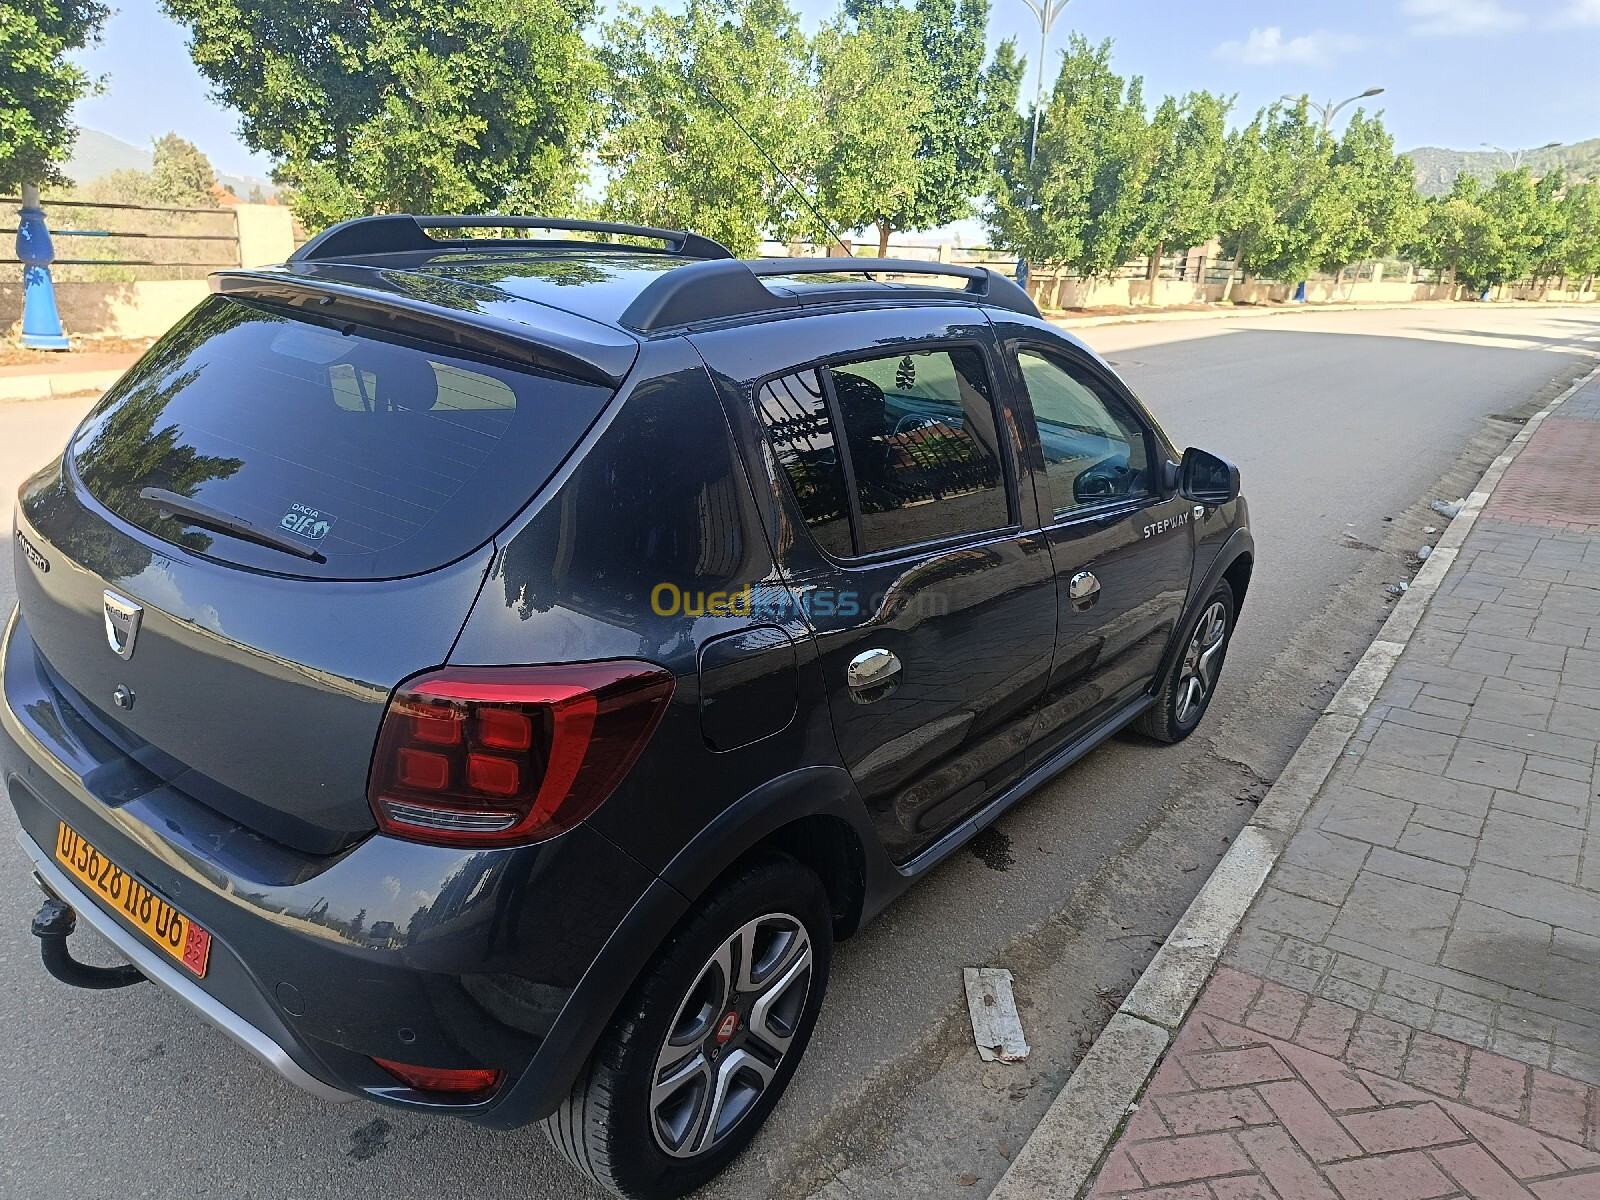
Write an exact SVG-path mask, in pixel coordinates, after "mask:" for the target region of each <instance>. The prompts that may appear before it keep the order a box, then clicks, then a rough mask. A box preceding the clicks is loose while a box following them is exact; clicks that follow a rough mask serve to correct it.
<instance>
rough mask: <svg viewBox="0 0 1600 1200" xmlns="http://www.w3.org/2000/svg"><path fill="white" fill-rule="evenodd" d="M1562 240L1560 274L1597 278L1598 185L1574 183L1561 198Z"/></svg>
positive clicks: (1599, 259)
mask: <svg viewBox="0 0 1600 1200" xmlns="http://www.w3.org/2000/svg"><path fill="white" fill-rule="evenodd" d="M1561 216H1562V222H1563V224H1564V226H1565V228H1566V239H1565V243H1564V246H1563V249H1562V253H1561V256H1560V263H1561V271H1560V273H1561V274H1563V275H1566V276H1569V277H1571V278H1573V279H1578V280H1590V281H1592V280H1593V279H1594V277H1595V276H1596V275H1600V183H1594V182H1592V181H1591V182H1587V183H1580V184H1574V185H1573V186H1572V187H1570V188H1568V189H1567V192H1566V195H1564V196H1562V197H1561Z"/></svg>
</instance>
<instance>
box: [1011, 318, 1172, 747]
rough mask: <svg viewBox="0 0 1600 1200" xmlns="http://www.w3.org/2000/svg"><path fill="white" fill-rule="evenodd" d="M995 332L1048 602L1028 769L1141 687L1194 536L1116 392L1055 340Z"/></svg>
mask: <svg viewBox="0 0 1600 1200" xmlns="http://www.w3.org/2000/svg"><path fill="white" fill-rule="evenodd" d="M1002 328H1003V329H1005V326H1004V325H1002ZM1007 332H1008V333H1012V334H1013V335H1012V336H1007V337H1006V338H1005V353H1006V360H1007V365H1008V367H1009V368H1010V369H1011V370H1012V371H1013V372H1014V373H1015V377H1016V379H1017V380H1018V382H1019V384H1020V386H1021V390H1022V394H1023V395H1024V396H1025V397H1026V398H1027V402H1028V404H1029V405H1030V406H1031V409H1032V416H1033V421H1032V422H1031V429H1029V432H1031V433H1035V434H1036V436H1037V439H1038V442H1037V447H1038V450H1037V453H1038V455H1039V456H1040V459H1042V467H1043V469H1042V472H1040V474H1039V475H1037V476H1036V479H1037V481H1038V485H1039V488H1040V491H1041V495H1040V499H1039V503H1040V507H1041V509H1043V510H1044V511H1043V514H1042V515H1043V518H1044V535H1045V537H1046V539H1047V540H1048V542H1049V545H1050V555H1051V558H1052V560H1053V562H1054V566H1055V573H1056V579H1057V584H1058V594H1059V596H1060V619H1059V623H1058V627H1057V633H1056V653H1055V659H1054V664H1053V667H1052V670H1051V673H1050V679H1049V682H1048V684H1047V686H1046V691H1045V696H1044V703H1043V705H1042V708H1041V712H1040V723H1039V731H1038V736H1037V738H1036V739H1035V741H1034V745H1033V748H1032V750H1031V751H1030V763H1032V762H1039V761H1043V760H1044V759H1045V758H1048V757H1049V756H1050V755H1051V754H1053V753H1055V752H1056V751H1057V750H1059V749H1061V748H1062V747H1063V746H1064V745H1065V744H1067V743H1068V742H1071V741H1073V740H1075V739H1076V738H1078V737H1080V736H1082V735H1084V734H1085V733H1087V732H1088V731H1090V730H1091V729H1092V728H1093V727H1094V726H1095V725H1097V724H1098V723H1099V722H1101V721H1103V720H1104V719H1106V718H1107V717H1109V716H1110V715H1111V714H1113V713H1114V712H1116V711H1117V710H1118V709H1120V708H1122V707H1124V706H1126V705H1127V704H1129V703H1130V702H1132V701H1134V700H1136V699H1137V698H1138V697H1139V696H1140V695H1141V694H1142V693H1143V692H1145V691H1146V690H1147V689H1148V688H1149V686H1150V685H1151V683H1152V682H1153V678H1154V675H1155V672H1156V670H1157V668H1158V667H1159V665H1160V661H1161V657H1162V655H1163V653H1164V652H1165V650H1166V647H1167V645H1168V643H1169V642H1170V641H1171V639H1172V636H1173V632H1174V629H1175V627H1176V624H1177V621H1178V619H1179V617H1180V616H1181V614H1182V610H1183V603H1184V599H1185V597H1186V595H1187V591H1188V585H1189V577H1190V569H1191V566H1192V564H1193V561H1194V538H1193V525H1192V524H1191V512H1190V508H1191V506H1190V504H1189V502H1188V501H1186V500H1184V499H1183V498H1182V497H1180V496H1178V495H1177V494H1176V491H1175V490H1172V489H1167V487H1166V472H1165V470H1164V467H1165V463H1166V462H1167V460H1168V458H1169V456H1170V452H1171V450H1170V447H1169V446H1168V445H1167V444H1166V441H1165V439H1164V438H1162V437H1161V436H1160V434H1159V433H1158V431H1157V430H1156V428H1155V426H1154V424H1153V423H1152V422H1150V421H1149V419H1148V418H1147V417H1146V416H1145V415H1144V413H1143V411H1142V409H1141V407H1140V406H1139V404H1138V402H1137V401H1136V400H1135V399H1134V398H1133V396H1132V395H1131V394H1130V393H1129V392H1128V391H1127V389H1126V388H1125V387H1123V386H1122V384H1121V383H1120V382H1119V381H1118V380H1117V379H1116V378H1115V377H1114V376H1113V375H1112V374H1111V373H1110V372H1109V371H1107V370H1105V369H1104V368H1103V367H1101V366H1100V365H1099V364H1098V363H1096V362H1094V361H1093V359H1092V358H1090V357H1089V356H1088V355H1086V354H1082V353H1080V352H1078V351H1076V350H1074V349H1073V348H1071V347H1070V346H1068V345H1066V344H1064V343H1061V342H1058V341H1055V340H1054V339H1047V338H1044V337H1040V336H1038V335H1037V334H1034V333H1033V332H1032V331H1031V330H1029V331H1026V332H1024V331H1022V330H1021V328H1020V327H1019V326H1016V325H1012V326H1011V327H1010V330H1008V331H1007ZM1030 334H1031V335H1032V336H1030ZM1019 335H1020V336H1019ZM1025 428H1028V425H1027V424H1025ZM1036 461H1037V460H1036Z"/></svg>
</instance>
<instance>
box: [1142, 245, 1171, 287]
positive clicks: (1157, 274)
mask: <svg viewBox="0 0 1600 1200" xmlns="http://www.w3.org/2000/svg"><path fill="white" fill-rule="evenodd" d="M1165 249H1166V247H1165V246H1163V245H1162V244H1161V243H1160V242H1157V243H1156V246H1155V249H1154V250H1152V251H1151V252H1150V266H1149V268H1148V269H1147V270H1146V271H1145V276H1144V277H1145V278H1146V279H1148V280H1149V281H1150V282H1151V283H1154V282H1155V281H1156V280H1158V279H1160V278H1161V252H1162V251H1163V250H1165Z"/></svg>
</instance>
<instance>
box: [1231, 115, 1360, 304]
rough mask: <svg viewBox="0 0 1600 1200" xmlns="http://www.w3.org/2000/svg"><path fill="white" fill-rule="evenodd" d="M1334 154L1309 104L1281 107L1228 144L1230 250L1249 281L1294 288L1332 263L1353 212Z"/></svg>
mask: <svg viewBox="0 0 1600 1200" xmlns="http://www.w3.org/2000/svg"><path fill="white" fill-rule="evenodd" d="M1332 150H1333V140H1332V138H1330V137H1329V135H1328V133H1327V132H1326V131H1325V130H1323V129H1322V128H1321V126H1320V124H1319V123H1317V122H1314V121H1312V120H1311V119H1310V117H1309V115H1308V113H1307V109H1306V102H1305V101H1304V100H1301V101H1300V102H1299V103H1298V104H1296V105H1295V106H1294V107H1292V108H1285V107H1284V106H1282V105H1280V104H1274V105H1273V106H1272V107H1271V108H1268V109H1266V110H1264V111H1263V112H1260V113H1258V114H1257V115H1256V118H1255V120H1254V121H1252V122H1251V123H1250V124H1249V125H1248V126H1246V127H1245V128H1244V129H1242V130H1239V131H1238V132H1236V133H1235V134H1234V135H1233V136H1231V137H1230V138H1229V139H1228V154H1227V170H1226V172H1225V174H1224V186H1223V201H1222V213H1223V220H1222V226H1223V229H1224V231H1225V232H1224V235H1223V245H1224V247H1225V248H1226V250H1227V251H1228V252H1229V253H1230V254H1232V256H1233V258H1234V262H1235V266H1236V268H1237V269H1238V270H1239V271H1241V272H1243V274H1244V276H1245V277H1246V278H1252V277H1255V276H1265V277H1267V278H1269V279H1277V280H1281V281H1284V282H1293V281H1296V280H1300V279H1304V278H1305V277H1306V276H1307V275H1309V274H1310V273H1311V271H1312V269H1313V268H1314V267H1316V266H1318V265H1319V264H1320V263H1322V262H1323V261H1325V260H1326V259H1327V257H1328V255H1329V253H1330V246H1331V244H1332V231H1334V230H1336V229H1340V228H1342V227H1344V226H1345V225H1346V224H1348V223H1349V221H1350V220H1351V219H1352V218H1351V212H1352V209H1353V202H1352V199H1351V197H1349V196H1346V195H1344V194H1343V192H1342V191H1341V190H1340V187H1339V180H1338V178H1337V177H1336V175H1335V173H1334V171H1333V164H1332V158H1333V154H1332ZM1230 292H1231V284H1230Z"/></svg>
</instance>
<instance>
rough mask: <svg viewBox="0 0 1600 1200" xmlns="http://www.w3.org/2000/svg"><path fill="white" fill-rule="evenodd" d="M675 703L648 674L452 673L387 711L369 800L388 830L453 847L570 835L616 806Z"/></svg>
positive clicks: (608, 669) (623, 666)
mask: <svg viewBox="0 0 1600 1200" xmlns="http://www.w3.org/2000/svg"><path fill="white" fill-rule="evenodd" d="M671 696H672V674H671V672H669V671H666V670H663V669H662V668H661V667H658V666H655V665H653V664H651V663H645V662H631V661H622V662H600V663H568V664H563V665H558V666H548V667H447V668H444V669H442V670H439V671H432V672H429V673H428V674H426V675H419V676H417V677H416V678H415V679H410V680H407V681H406V682H405V683H403V684H401V685H400V686H399V687H398V688H397V689H396V690H395V693H394V696H393V697H392V698H391V699H390V701H389V709H388V712H386V713H385V714H384V718H383V729H382V730H381V731H380V732H379V734H378V749H377V753H376V754H375V755H374V757H373V762H372V774H371V777H370V780H369V783H368V786H367V797H368V799H369V801H370V802H371V804H372V811H373V814H374V815H375V816H376V817H377V819H378V827H379V828H380V829H382V830H383V832H385V833H388V834H392V835H394V836H395V837H402V838H408V839H410V840H411V841H416V842H433V843H437V844H443V845H450V846H510V845H518V844H522V843H526V842H537V841H541V840H543V839H544V838H549V837H554V836H555V835H556V834H558V833H561V832H562V831H563V830H566V829H570V828H572V826H574V825H576V824H577V823H578V822H579V821H581V820H583V819H584V818H585V817H587V816H588V815H589V814H590V813H592V812H593V811H594V810H595V809H596V808H597V807H599V805H600V802H601V801H603V800H604V799H605V798H606V797H607V796H608V795H610V794H611V791H612V789H613V788H615V787H616V786H617V783H618V782H619V781H620V780H621V779H622V777H623V775H625V774H626V773H627V771H628V768H629V767H631V766H632V765H633V763H634V760H635V759H637V758H638V757H639V752H640V751H641V750H643V749H644V744H645V742H646V741H648V740H649V738H650V734H651V733H652V732H653V731H654V730H655V727H656V723H657V722H658V721H659V720H660V719H661V714H662V713H663V712H664V711H665V710H666V707H667V701H668V700H669V699H670V698H671Z"/></svg>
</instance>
